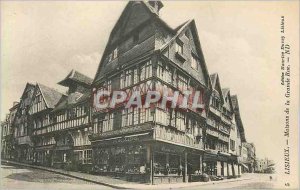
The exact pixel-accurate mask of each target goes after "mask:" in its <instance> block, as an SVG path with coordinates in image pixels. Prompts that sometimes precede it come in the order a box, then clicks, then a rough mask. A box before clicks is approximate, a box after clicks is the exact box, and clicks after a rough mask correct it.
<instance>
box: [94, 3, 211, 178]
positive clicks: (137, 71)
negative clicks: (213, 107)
mask: <svg viewBox="0 0 300 190" xmlns="http://www.w3.org/2000/svg"><path fill="white" fill-rule="evenodd" d="M162 7H163V4H162V3H161V1H149V2H144V1H131V2H129V3H128V4H127V6H126V8H125V10H124V11H123V13H122V15H121V17H120V18H119V20H118V21H117V23H116V25H115V27H114V28H113V30H112V32H111V35H110V37H109V41H108V43H107V46H106V49H105V51H104V54H103V57H102V59H101V62H100V65H99V68H98V71H97V74H96V76H95V79H94V81H93V85H92V86H93V92H94V93H96V92H97V91H100V90H102V89H107V90H110V91H113V90H123V91H125V92H126V93H127V94H131V93H132V92H133V91H140V92H141V94H145V93H146V92H147V91H149V90H156V91H160V90H161V89H162V88H166V89H169V90H171V91H175V90H179V91H180V93H181V94H180V95H182V92H183V91H184V90H187V89H195V90H197V91H200V92H201V101H202V104H203V106H202V108H200V109H197V110H191V109H185V110H183V109H171V108H165V109H164V108H162V107H161V106H160V104H155V105H154V106H151V107H150V108H147V109H140V108H134V107H133V108H129V109H125V108H124V105H123V104H122V105H119V106H117V107H116V108H114V109H109V110H104V111H103V110H102V111H97V110H95V109H94V112H93V126H94V133H93V135H91V136H90V141H91V143H92V147H93V153H94V154H93V155H94V156H93V158H94V159H93V163H94V165H95V168H96V170H97V172H100V173H102V174H114V175H121V176H124V177H126V178H127V179H128V180H142V181H146V182H151V183H169V182H170V183H172V182H182V181H186V182H187V181H188V179H187V176H188V174H196V173H201V172H202V159H203V148H204V146H203V142H202V136H203V135H202V130H203V128H204V127H205V125H206V121H205V118H206V112H207V109H208V107H207V106H206V105H208V104H207V102H208V101H209V95H210V82H209V81H210V79H209V74H208V71H207V68H206V64H205V60H204V57H203V53H202V49H201V46H200V41H199V37H198V33H197V29H196V25H195V21H194V20H190V21H187V22H185V23H183V24H181V25H180V26H178V27H177V28H175V29H174V28H171V27H170V26H168V25H167V24H166V23H165V22H164V21H163V20H161V19H160V17H159V10H160V9H161V8H162Z"/></svg>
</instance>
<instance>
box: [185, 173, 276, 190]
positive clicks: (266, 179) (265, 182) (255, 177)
mask: <svg viewBox="0 0 300 190" xmlns="http://www.w3.org/2000/svg"><path fill="white" fill-rule="evenodd" d="M242 178H245V180H241V181H234V182H227V183H223V182H222V183H215V184H208V185H203V186H201V189H272V188H274V186H275V183H276V181H277V180H276V176H274V175H272V180H270V174H243V177H242ZM246 178H251V179H246ZM184 189H191V190H193V189H199V187H188V188H184Z"/></svg>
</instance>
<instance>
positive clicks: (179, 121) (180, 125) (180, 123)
mask: <svg viewBox="0 0 300 190" xmlns="http://www.w3.org/2000/svg"><path fill="white" fill-rule="evenodd" d="M184 120H185V119H184V114H183V113H181V112H179V111H177V112H176V128H177V129H178V130H180V131H185V129H186V126H185V121H184Z"/></svg>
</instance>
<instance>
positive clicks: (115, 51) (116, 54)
mask: <svg viewBox="0 0 300 190" xmlns="http://www.w3.org/2000/svg"><path fill="white" fill-rule="evenodd" d="M117 57H118V48H116V49H114V51H113V59H116V58H117Z"/></svg>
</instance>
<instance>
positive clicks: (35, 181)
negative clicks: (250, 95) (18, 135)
mask: <svg viewBox="0 0 300 190" xmlns="http://www.w3.org/2000/svg"><path fill="white" fill-rule="evenodd" d="M0 173H1V187H0V189H30V190H31V189H37V190H41V189H44V190H46V189H49V190H50V189H83V188H85V189H99V190H101V189H112V188H110V187H107V186H103V185H98V184H92V183H88V182H85V181H82V180H79V179H74V178H70V177H66V176H63V175H60V174H55V173H51V172H47V171H42V170H36V169H28V168H20V167H15V166H7V165H2V166H1V170H0ZM2 187H3V188H2Z"/></svg>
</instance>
